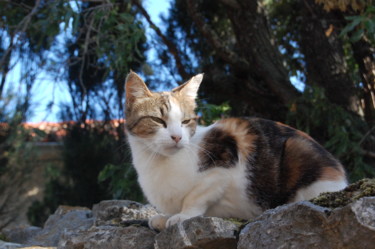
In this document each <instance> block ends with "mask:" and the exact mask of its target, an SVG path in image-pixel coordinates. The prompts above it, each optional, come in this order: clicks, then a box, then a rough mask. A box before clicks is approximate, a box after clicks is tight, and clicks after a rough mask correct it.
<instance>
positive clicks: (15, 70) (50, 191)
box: [0, 0, 375, 230]
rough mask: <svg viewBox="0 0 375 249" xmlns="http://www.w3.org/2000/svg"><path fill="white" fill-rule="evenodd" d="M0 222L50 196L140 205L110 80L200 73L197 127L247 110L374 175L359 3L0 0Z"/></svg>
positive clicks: (374, 17) (370, 24)
mask: <svg viewBox="0 0 375 249" xmlns="http://www.w3.org/2000/svg"><path fill="white" fill-rule="evenodd" d="M0 12H1V21H0V34H1V35H0V230H1V229H2V228H5V227H9V226H12V225H16V224H17V225H18V224H27V223H31V224H33V225H39V226H40V225H42V224H43V223H44V221H45V219H46V218H47V217H48V215H49V214H50V213H52V212H54V211H55V209H56V208H57V206H58V205H62V204H64V205H75V206H86V207H91V206H92V205H93V204H94V203H97V202H99V201H101V200H104V199H131V200H136V201H140V202H144V201H145V200H144V198H143V196H142V193H141V191H140V189H139V187H138V185H137V182H136V174H135V172H134V169H133V168H132V167H131V164H130V161H131V158H130V154H129V149H128V146H127V144H126V135H125V132H124V122H125V120H126V117H124V110H123V104H124V96H123V95H124V80H125V77H126V75H127V73H128V72H129V71H130V70H133V71H135V72H137V73H139V74H140V75H142V77H143V78H144V79H145V81H146V83H147V84H148V85H149V87H150V88H151V89H153V90H156V91H160V90H165V89H169V88H171V87H175V86H177V85H179V84H182V83H183V82H184V81H185V80H187V79H189V78H190V77H191V76H193V75H195V74H197V73H201V72H204V73H205V77H204V81H203V84H202V86H201V89H200V93H199V94H200V96H199V98H200V100H199V103H198V104H199V108H198V111H199V114H200V115H201V120H200V122H201V124H204V125H205V124H209V123H211V122H213V121H214V120H216V119H218V118H221V117H225V116H258V117H263V118H268V119H272V120H276V121H280V122H284V123H287V124H289V125H291V126H293V127H296V128H298V129H301V130H303V131H306V132H307V133H309V134H311V136H312V137H314V138H315V139H316V140H318V141H319V142H320V143H321V144H323V145H324V146H325V147H326V148H327V150H329V151H330V152H331V153H333V154H334V155H335V156H336V157H337V158H339V159H340V160H341V162H342V163H343V164H344V165H345V167H346V169H347V172H348V176H349V178H350V180H351V181H355V180H358V179H361V178H364V177H374V176H375V135H374V134H375V53H374V52H375V48H374V44H375V6H374V3H373V1H372V0H302V1H301V0H164V1H162V0H144V1H141V0H121V1H120V0H86V1H78V0H75V1H73V0H72V1H68V0H65V1H59V0H56V1H46V0H28V1H26V0H12V1H10V0H9V1H7V0H0Z"/></svg>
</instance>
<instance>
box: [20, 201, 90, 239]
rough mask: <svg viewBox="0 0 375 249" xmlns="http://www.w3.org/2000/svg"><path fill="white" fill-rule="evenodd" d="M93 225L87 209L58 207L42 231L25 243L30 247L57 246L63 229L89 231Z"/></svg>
mask: <svg viewBox="0 0 375 249" xmlns="http://www.w3.org/2000/svg"><path fill="white" fill-rule="evenodd" d="M93 224H94V219H93V218H92V212H91V210H90V209H88V208H81V207H69V206H60V207H58V209H57V210H56V211H55V213H54V214H53V215H51V216H50V217H49V218H48V220H47V221H46V223H45V224H44V227H43V230H42V231H41V232H39V233H38V234H37V235H36V236H34V237H33V238H31V239H30V240H28V241H27V242H26V244H27V245H30V246H57V244H58V242H59V240H60V236H61V234H62V232H63V231H64V230H65V229H69V230H78V229H81V230H82V229H89V228H90V227H91V226H92V225H93Z"/></svg>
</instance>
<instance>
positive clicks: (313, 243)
mask: <svg viewBox="0 0 375 249" xmlns="http://www.w3.org/2000/svg"><path fill="white" fill-rule="evenodd" d="M374 245H375V197H365V198H362V199H360V200H358V201H356V202H354V203H352V204H350V205H347V206H345V207H342V208H337V209H333V210H331V209H328V208H323V207H320V206H316V205H314V204H312V203H310V202H299V203H293V204H289V205H284V206H281V207H278V208H275V209H272V210H268V211H266V212H265V213H263V214H262V215H261V216H260V217H258V218H257V219H255V220H254V221H253V222H251V223H249V224H248V225H247V226H246V227H245V228H244V229H243V230H242V231H241V233H240V237H239V242H238V248H239V249H251V248H257V249H262V248H280V249H282V248H332V249H339V248H346V249H351V248H353V249H355V248H356V249H357V248H374Z"/></svg>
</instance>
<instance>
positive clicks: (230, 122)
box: [218, 118, 257, 159]
mask: <svg viewBox="0 0 375 249" xmlns="http://www.w3.org/2000/svg"><path fill="white" fill-rule="evenodd" d="M218 124H219V126H220V128H222V129H223V130H224V131H226V132H228V133H229V134H231V135H232V136H233V137H234V138H235V139H236V142H237V147H238V150H239V152H240V155H241V156H242V157H243V158H244V159H245V158H247V157H248V156H249V155H250V154H251V153H252V152H253V151H254V150H255V147H254V146H255V145H254V141H255V139H256V138H257V135H255V134H253V133H249V129H248V125H249V122H248V121H247V120H243V119H237V118H228V119H224V120H221V121H219V122H218Z"/></svg>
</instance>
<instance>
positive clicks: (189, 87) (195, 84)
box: [172, 73, 203, 100]
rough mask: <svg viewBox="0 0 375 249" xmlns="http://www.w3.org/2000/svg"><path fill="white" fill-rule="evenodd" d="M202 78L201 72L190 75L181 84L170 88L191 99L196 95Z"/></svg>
mask: <svg viewBox="0 0 375 249" xmlns="http://www.w3.org/2000/svg"><path fill="white" fill-rule="evenodd" d="M202 80H203V73H201V74H197V75H195V76H194V77H192V78H191V79H190V80H188V81H187V82H185V83H184V84H182V85H181V86H178V87H176V88H175V89H173V90H172V92H173V93H176V92H179V93H181V94H182V95H184V96H185V97H188V98H190V99H192V100H195V98H196V97H197V95H198V89H199V86H200V84H201V82H202Z"/></svg>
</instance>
